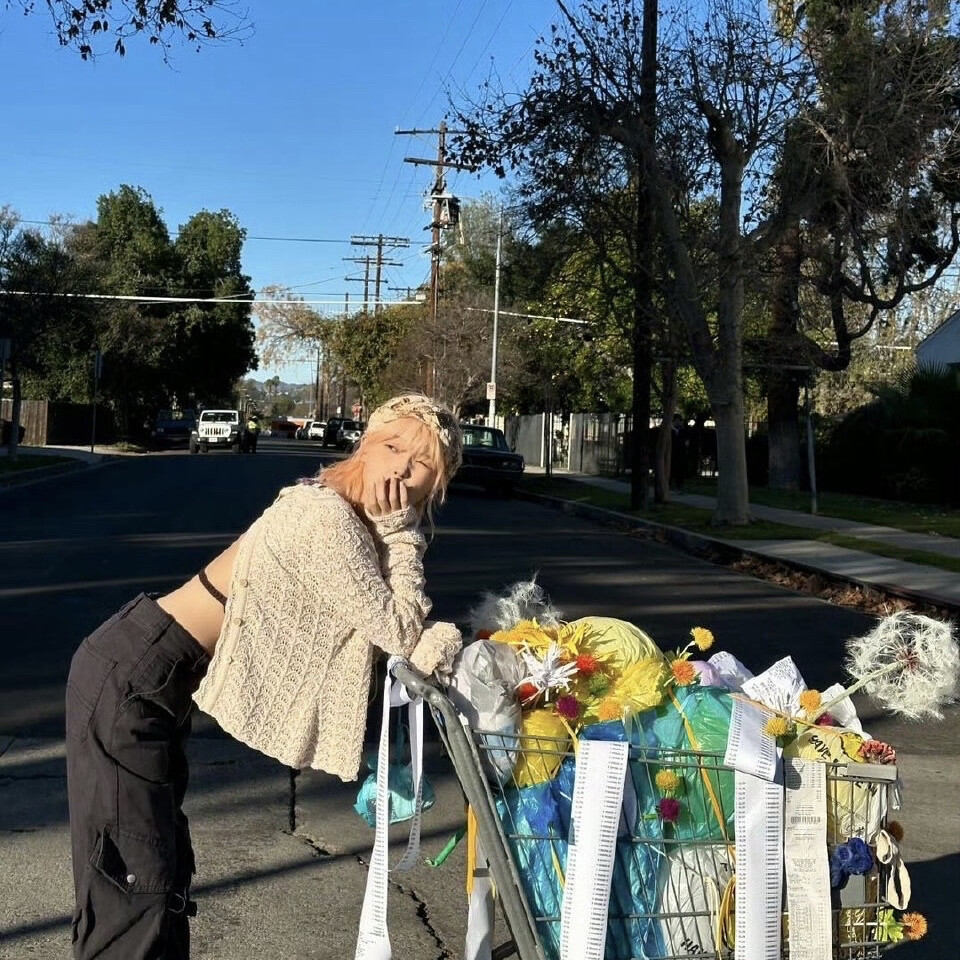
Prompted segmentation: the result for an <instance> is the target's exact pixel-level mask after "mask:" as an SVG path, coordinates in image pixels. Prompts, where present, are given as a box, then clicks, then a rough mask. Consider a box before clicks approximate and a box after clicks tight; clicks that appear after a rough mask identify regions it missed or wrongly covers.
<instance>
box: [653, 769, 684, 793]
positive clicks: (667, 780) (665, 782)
mask: <svg viewBox="0 0 960 960" xmlns="http://www.w3.org/2000/svg"><path fill="white" fill-rule="evenodd" d="M653 782H654V783H656V785H657V789H658V790H659V791H660V792H661V793H673V792H674V791H675V790H677V789H679V787H680V778H679V777H678V776H677V775H676V774H675V773H674V772H673V771H672V770H658V771H657V775H656V776H655V777H654V778H653Z"/></svg>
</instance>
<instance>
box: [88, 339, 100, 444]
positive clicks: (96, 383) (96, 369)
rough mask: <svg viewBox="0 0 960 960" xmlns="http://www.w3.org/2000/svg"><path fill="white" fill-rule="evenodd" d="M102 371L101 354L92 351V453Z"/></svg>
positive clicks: (95, 440)
mask: <svg viewBox="0 0 960 960" xmlns="http://www.w3.org/2000/svg"><path fill="white" fill-rule="evenodd" d="M102 369H103V354H102V353H101V352H100V351H99V350H94V351H93V411H92V414H91V418H90V419H91V425H90V452H91V453H93V448H94V445H95V444H96V442H97V390H98V389H99V387H100V371H101V370H102Z"/></svg>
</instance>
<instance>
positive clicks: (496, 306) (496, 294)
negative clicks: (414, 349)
mask: <svg viewBox="0 0 960 960" xmlns="http://www.w3.org/2000/svg"><path fill="white" fill-rule="evenodd" d="M502 246H503V210H502V209H501V210H500V216H499V218H498V219H497V256H496V260H495V261H494V268H493V270H494V273H493V349H492V351H491V353H490V382H489V383H488V384H487V399H488V400H489V401H490V406H489V409H488V410H487V426H488V427H495V426H496V425H497V338H498V337H499V334H500V331H499V325H500V250H501V247H502Z"/></svg>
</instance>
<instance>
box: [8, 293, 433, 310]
mask: <svg viewBox="0 0 960 960" xmlns="http://www.w3.org/2000/svg"><path fill="white" fill-rule="evenodd" d="M0 297H63V298H64V299H67V300H122V301H125V302H128V303H229V304H232V305H233V306H235V307H236V306H241V305H243V304H249V305H250V306H252V307H256V306H258V305H260V304H263V303H280V304H300V305H303V304H323V305H326V306H344V305H346V304H348V303H349V301H348V300H235V299H231V298H230V297H160V296H154V297H147V296H139V295H137V294H125V293H54V292H50V291H45V290H2V291H0ZM371 302H372V303H376V304H379V305H380V306H384V307H400V306H405V305H407V304H409V303H416V302H417V301H415V300H371Z"/></svg>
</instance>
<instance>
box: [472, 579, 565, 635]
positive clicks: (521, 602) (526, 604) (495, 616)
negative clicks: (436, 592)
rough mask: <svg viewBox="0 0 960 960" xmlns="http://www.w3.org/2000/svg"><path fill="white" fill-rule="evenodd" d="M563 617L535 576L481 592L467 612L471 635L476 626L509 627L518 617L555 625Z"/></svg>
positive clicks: (488, 628) (495, 629) (483, 627)
mask: <svg viewBox="0 0 960 960" xmlns="http://www.w3.org/2000/svg"><path fill="white" fill-rule="evenodd" d="M562 619H563V618H562V615H561V613H560V611H559V610H558V609H557V608H556V607H554V606H552V605H551V603H550V599H549V597H547V595H546V594H545V593H544V591H543V587H541V586H540V584H539V583H537V581H536V578H534V579H532V580H520V581H518V582H517V583H513V584H511V585H510V586H509V587H508V588H507V589H506V591H505V592H504V593H502V594H495V593H484V594H483V597H482V599H481V600H480V603H478V604H477V605H476V606H475V607H473V608H472V609H471V610H470V613H469V622H470V630H471V631H472V633H473V636H476V635H477V632H478V631H479V630H489V631H491V632H496V631H497V630H509V629H510V628H511V627H514V626H516V625H517V624H518V623H519V622H520V621H521V620H536V621H537V623H539V624H540V625H541V626H544V627H556V626H559V625H560V623H561V622H562Z"/></svg>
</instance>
